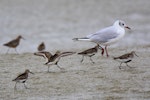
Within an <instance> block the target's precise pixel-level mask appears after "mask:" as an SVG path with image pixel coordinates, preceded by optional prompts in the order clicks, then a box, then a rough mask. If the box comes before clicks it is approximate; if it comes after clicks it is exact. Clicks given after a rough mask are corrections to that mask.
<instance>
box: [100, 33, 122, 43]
mask: <svg viewBox="0 0 150 100" xmlns="http://www.w3.org/2000/svg"><path fill="white" fill-rule="evenodd" d="M123 37H124V34H120V35H118V36H117V37H116V38H113V39H110V40H108V41H107V42H105V43H103V44H102V45H104V46H106V45H107V46H109V45H111V44H114V43H116V42H117V41H119V40H120V39H121V38H123Z"/></svg>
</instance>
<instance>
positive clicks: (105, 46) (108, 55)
mask: <svg viewBox="0 0 150 100" xmlns="http://www.w3.org/2000/svg"><path fill="white" fill-rule="evenodd" d="M105 51H106V56H107V57H109V55H108V51H107V46H105Z"/></svg>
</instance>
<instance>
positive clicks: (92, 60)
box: [89, 54, 95, 64]
mask: <svg viewBox="0 0 150 100" xmlns="http://www.w3.org/2000/svg"><path fill="white" fill-rule="evenodd" d="M94 55H95V54H93V55H90V56H89V57H90V60H91V62H92V63H93V64H94V63H95V62H94V61H93V60H92V57H93V56H94Z"/></svg>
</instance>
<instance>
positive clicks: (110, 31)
mask: <svg viewBox="0 0 150 100" xmlns="http://www.w3.org/2000/svg"><path fill="white" fill-rule="evenodd" d="M125 28H127V29H130V27H128V26H127V25H126V24H125V22H124V21H121V20H117V21H115V22H114V24H113V25H112V26H109V27H106V28H104V29H102V30H100V31H98V32H96V33H93V34H90V35H88V36H86V37H83V38H74V39H73V40H75V41H90V42H94V43H96V44H99V45H103V46H105V51H106V55H107V57H108V56H109V55H108V52H107V46H109V45H111V44H113V43H115V42H117V41H118V40H120V39H121V38H123V36H124V35H125ZM101 48H102V47H101ZM103 54H104V49H103V48H102V55H103Z"/></svg>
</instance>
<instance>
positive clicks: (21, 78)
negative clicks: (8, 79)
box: [12, 69, 33, 89]
mask: <svg viewBox="0 0 150 100" xmlns="http://www.w3.org/2000/svg"><path fill="white" fill-rule="evenodd" d="M29 73H31V74H33V73H32V72H31V71H29V70H28V69H26V70H25V72H24V73H22V74H20V75H18V76H17V78H15V79H13V80H12V81H15V82H16V84H15V87H14V89H16V85H17V83H23V84H24V87H25V88H26V89H27V86H26V85H25V82H26V81H27V79H28V74H29Z"/></svg>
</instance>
